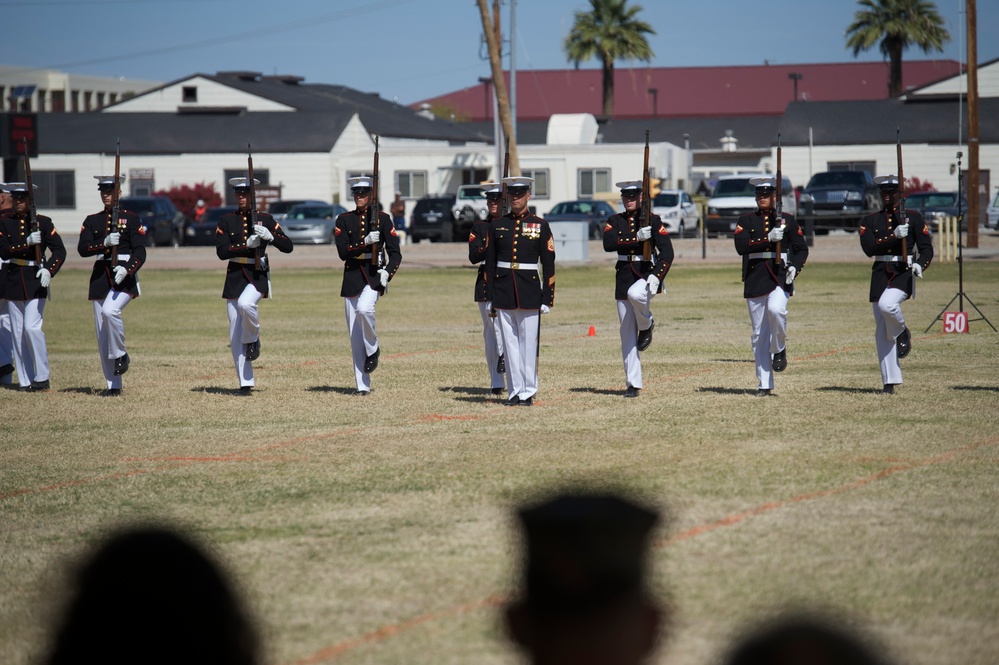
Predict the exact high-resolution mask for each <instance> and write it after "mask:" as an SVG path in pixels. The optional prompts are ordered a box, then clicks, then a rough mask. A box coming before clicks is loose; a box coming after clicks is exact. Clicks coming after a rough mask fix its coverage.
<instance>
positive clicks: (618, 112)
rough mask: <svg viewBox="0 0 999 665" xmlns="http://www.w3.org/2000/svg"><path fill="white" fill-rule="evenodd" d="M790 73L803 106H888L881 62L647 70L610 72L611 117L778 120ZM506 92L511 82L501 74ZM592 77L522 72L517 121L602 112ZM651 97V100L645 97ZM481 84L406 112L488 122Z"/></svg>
mask: <svg viewBox="0 0 999 665" xmlns="http://www.w3.org/2000/svg"><path fill="white" fill-rule="evenodd" d="M959 70H960V63H958V62H957V61H954V60H912V61H906V62H903V65H902V75H903V84H904V87H905V88H906V89H911V88H916V87H920V86H924V85H926V84H927V83H932V82H934V81H938V80H940V79H944V78H947V77H950V76H954V75H955V74H957V73H958V72H959ZM791 73H797V74H801V79H800V80H798V98H799V99H800V100H803V101H854V100H868V99H887V98H888V63H887V62H847V63H830V64H811V65H807V64H804V65H802V64H798V65H749V66H735V67H655V68H653V67H649V68H631V69H629V68H622V67H617V68H615V70H614V117H616V118H646V117H652V116H653V103H654V102H655V106H656V109H655V110H656V114H657V115H658V116H662V117H669V116H717V115H725V116H733V115H780V114H782V113H783V112H784V108H785V107H786V106H787V103H788V102H790V101H792V98H793V97H794V83H793V81H792V80H791V79H790V78H789V77H788V75H789V74H791ZM505 78H506V80H507V83H508V84H509V80H510V74H509V72H506V73H505ZM600 79H601V72H600V70H599V69H559V70H551V69H548V70H527V71H523V70H521V71H518V72H517V117H518V118H519V119H523V120H541V119H546V118H548V117H549V116H551V115H552V114H553V113H592V114H593V115H595V116H598V117H599V116H600V114H601V112H602V110H603V102H602V99H603V97H602V95H603V90H602V86H601V83H600ZM650 89H655V90H656V91H657V93H656V94H655V95H653V94H652V93H650V92H649V90H650ZM489 94H490V90H487V88H486V84H484V83H479V84H478V85H475V86H472V87H470V88H463V89H462V90H457V91H455V92H452V93H448V94H445V95H440V96H438V97H433V98H431V99H426V100H423V101H422V102H417V103H415V104H412V105H411V106H412V108H414V109H418V108H419V107H420V106H421V105H422V104H424V103H427V104H430V105H431V106H438V105H441V106H450V107H451V108H453V109H455V111H456V113H457V114H458V115H459V116H464V118H463V119H468V120H473V121H482V120H489V119H491V118H492V100H491V99H490V97H489Z"/></svg>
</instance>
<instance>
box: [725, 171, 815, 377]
mask: <svg viewBox="0 0 999 665" xmlns="http://www.w3.org/2000/svg"><path fill="white" fill-rule="evenodd" d="M750 182H752V183H753V184H754V185H755V186H756V205H757V210H756V212H754V213H752V214H749V215H743V216H742V217H740V218H739V223H738V224H737V225H736V227H735V249H736V251H737V252H738V253H739V254H740V255H741V256H742V282H743V290H742V295H743V297H744V298H745V299H746V305H747V306H748V308H749V320H750V323H751V324H752V329H753V332H752V335H751V337H750V342H751V344H752V347H753V357H754V359H755V361H756V377H757V379H758V382H759V383H758V386H757V394H758V395H761V396H766V395H770V392H771V390H773V387H774V372H783V371H784V369H785V368H786V367H787V302H788V299H789V298H790V297H791V296H793V295H794V280H795V278H796V277H797V276H798V274H799V273H800V272H801V269H802V268H804V266H805V261H806V260H807V259H808V245H807V244H806V243H805V237H804V234H803V233H802V231H801V227H799V226H798V222H796V221H795V219H794V217H793V216H791V215H789V214H787V213H784V212H782V213H781V219H780V220H779V221H778V220H777V219H776V214H775V213H776V210H775V194H776V188H777V181H776V179H775V178H753V179H752V180H751V181H750ZM777 243H783V245H782V248H781V249H782V251H781V253H780V255H778V254H777Z"/></svg>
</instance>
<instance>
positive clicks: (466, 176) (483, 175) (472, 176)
mask: <svg viewBox="0 0 999 665" xmlns="http://www.w3.org/2000/svg"><path fill="white" fill-rule="evenodd" d="M488 178H489V169H462V170H461V184H463V185H478V184H479V183H480V182H487V180H488Z"/></svg>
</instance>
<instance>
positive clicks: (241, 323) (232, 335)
mask: <svg viewBox="0 0 999 665" xmlns="http://www.w3.org/2000/svg"><path fill="white" fill-rule="evenodd" d="M263 297H264V294H262V293H261V292H260V291H257V290H256V289H255V288H253V285H252V284H247V285H246V288H244V289H243V292H242V293H241V294H239V298H232V299H228V300H226V301H225V306H226V313H227V314H228V315H229V346H230V347H231V350H232V362H233V364H234V365H235V366H236V376H238V377H239V387H240V388H242V387H244V386H253V385H256V384H255V383H254V381H253V363H252V362H251V361H249V360H247V359H246V346H245V345H246V344H250V343H251V342H256V341H257V339H258V338H259V337H260V317H259V315H258V313H257V303H259V302H260V299H261V298H263Z"/></svg>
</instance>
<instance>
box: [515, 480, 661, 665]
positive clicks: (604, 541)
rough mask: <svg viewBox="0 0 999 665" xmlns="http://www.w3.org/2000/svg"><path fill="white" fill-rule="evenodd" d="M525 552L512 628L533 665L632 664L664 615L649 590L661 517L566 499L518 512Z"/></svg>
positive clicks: (606, 498)
mask: <svg viewBox="0 0 999 665" xmlns="http://www.w3.org/2000/svg"><path fill="white" fill-rule="evenodd" d="M518 514H519V517H520V522H521V526H522V527H523V530H524V536H525V541H526V543H525V544H526V552H525V559H524V570H523V588H522V590H521V597H520V598H519V599H518V600H516V601H514V602H513V603H511V604H510V605H509V606H508V607H507V609H506V622H507V630H508V632H509V634H510V636H511V638H512V639H513V640H514V641H515V642H516V643H517V644H518V645H519V646H520V647H521V648H523V649H524V651H525V652H527V654H528V655H529V657H530V660H531V662H532V663H535V664H536V665H557V664H561V663H567V664H568V663H572V664H573V665H604V664H608V665H609V664H611V663H614V664H617V665H630V664H632V663H640V662H642V661H643V660H644V659H645V658H646V657H647V656H648V655H649V654H650V653H651V652H652V650H653V648H654V647H655V644H656V640H657V637H658V634H659V627H660V622H661V620H662V611H661V609H660V608H659V606H658V605H657V604H656V603H655V602H653V600H652V599H651V598H650V596H649V594H648V592H647V591H646V588H645V568H646V559H647V557H646V554H647V551H648V549H649V537H650V534H651V531H652V528H653V526H655V524H656V523H657V522H658V520H659V516H658V514H657V513H656V512H654V511H651V510H648V509H646V508H643V507H640V506H638V505H635V504H634V503H631V502H629V501H627V500H624V499H622V498H619V497H617V496H612V495H588V494H562V495H559V496H557V497H555V498H554V499H551V500H549V501H546V502H544V503H541V504H539V505H534V506H530V507H527V508H523V509H521V510H520V511H519V513H518Z"/></svg>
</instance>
